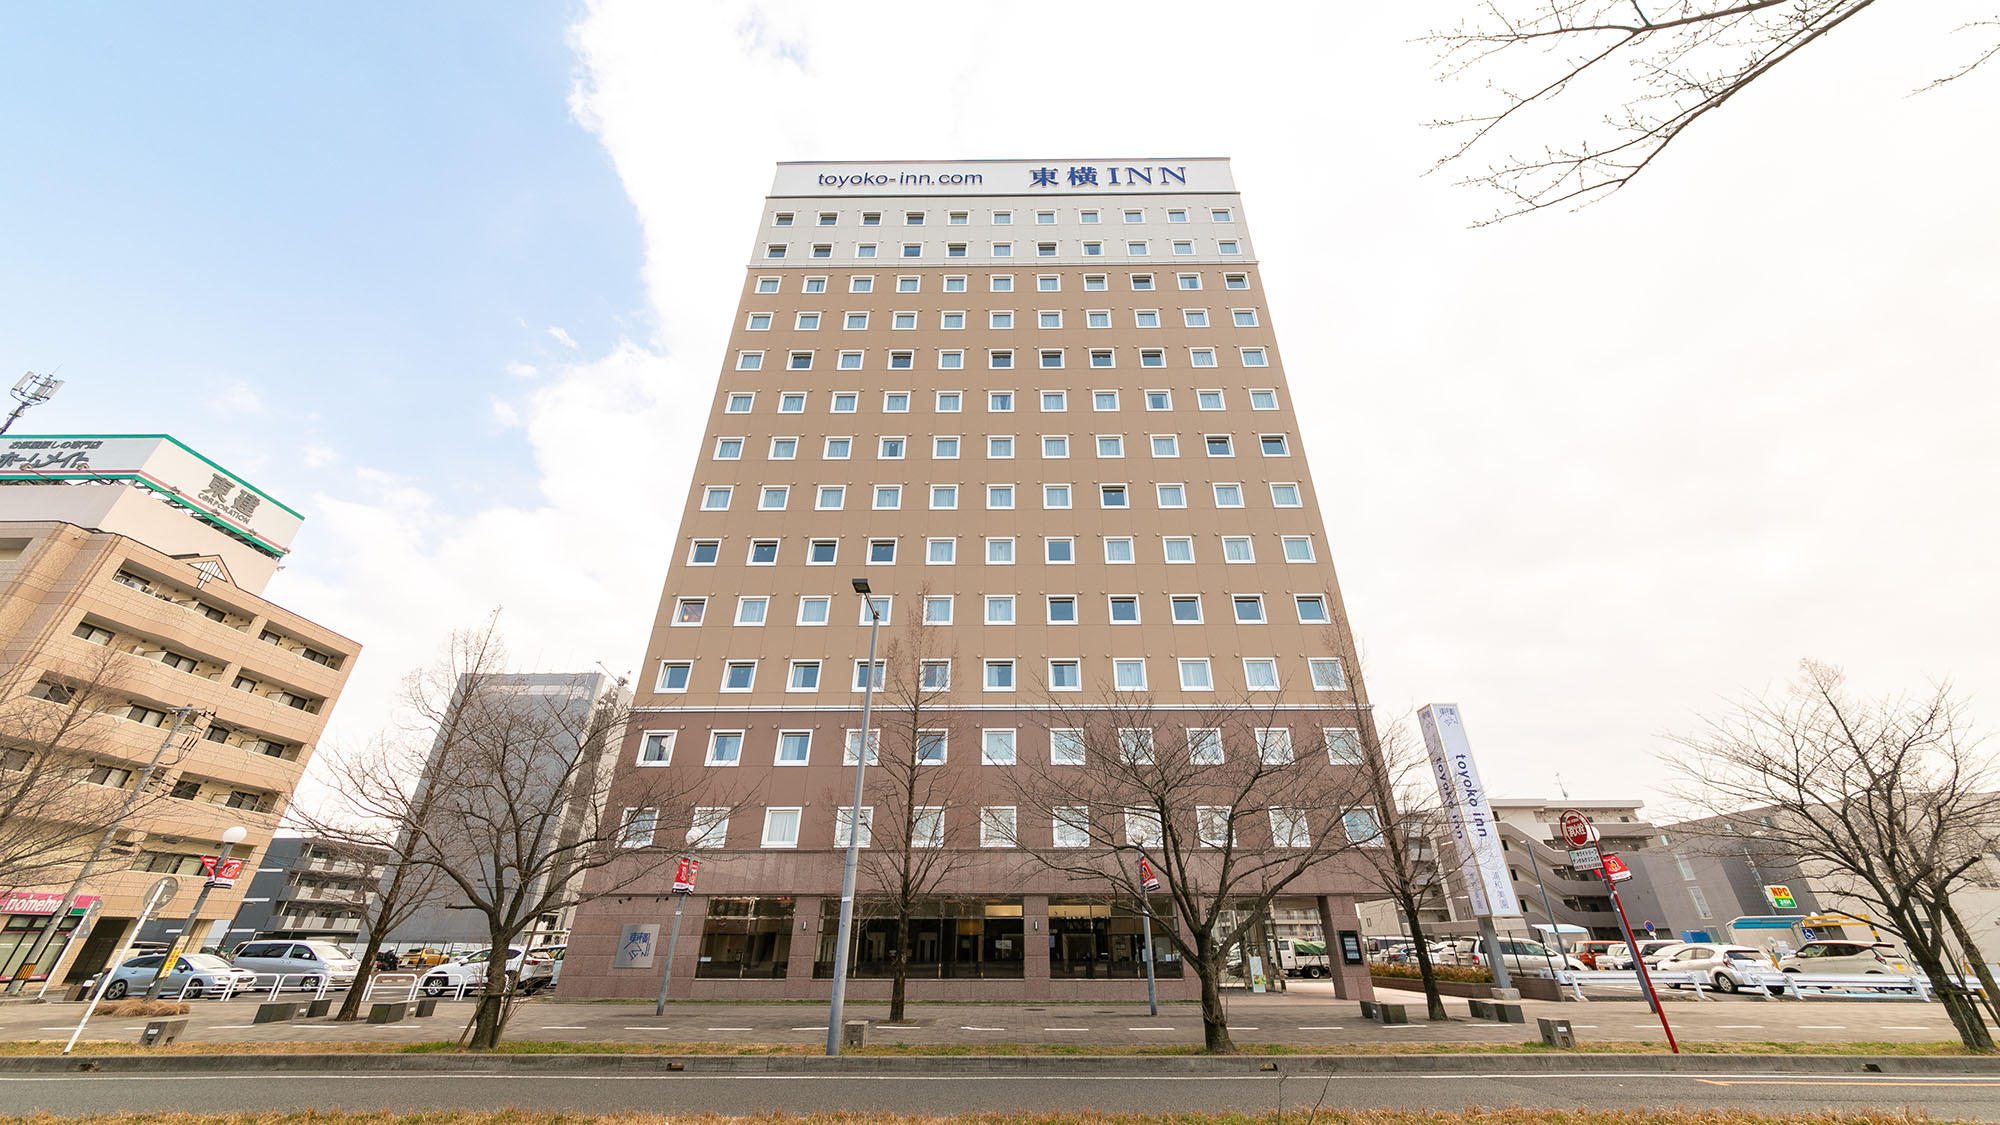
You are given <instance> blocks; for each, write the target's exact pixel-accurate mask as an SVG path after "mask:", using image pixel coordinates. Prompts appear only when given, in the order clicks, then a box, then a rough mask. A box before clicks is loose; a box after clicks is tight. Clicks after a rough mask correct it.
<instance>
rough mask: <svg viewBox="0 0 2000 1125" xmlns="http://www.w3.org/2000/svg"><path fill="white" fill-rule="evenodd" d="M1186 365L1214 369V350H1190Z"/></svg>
mask: <svg viewBox="0 0 2000 1125" xmlns="http://www.w3.org/2000/svg"><path fill="white" fill-rule="evenodd" d="M1188 365H1189V366H1191V367H1214V366H1215V349H1214V348H1190V349H1189V350H1188Z"/></svg>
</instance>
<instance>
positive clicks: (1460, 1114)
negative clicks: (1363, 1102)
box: [0, 1106, 1930, 1125]
mask: <svg viewBox="0 0 2000 1125" xmlns="http://www.w3.org/2000/svg"><path fill="white" fill-rule="evenodd" d="M1928 1120H1930V1119H1929V1118H1928V1117H1926V1116H1924V1115H1923V1114H1921V1113H1917V1112H1915V1111H1904V1112H1896V1113H1890V1112H1883V1111H1868V1110H1863V1111H1852V1112H1844V1113H1829V1112H1819V1113H1771V1114H1767V1113H1752V1112H1747V1111H1743V1110H1733V1109H1732V1110H1714V1111H1696V1110H1686V1109H1672V1110H1620V1109H1591V1110H1558V1109H1529V1108H1522V1107H1518V1106H1517V1107H1513V1108H1509V1109H1477V1108H1475V1109H1468V1110H1458V1111H1436V1110H1404V1109H1371V1110H1349V1109H1330V1110H1316V1111H1314V1112H1312V1113H1306V1112H1303V1111H1295V1112H1288V1113H1282V1114H1279V1113H1255V1114H1252V1113H1175V1114H1159V1115H1148V1114H1135V1113H978V1114H959V1115H956V1116H948V1117H919V1116H913V1115H907V1114H894V1113H867V1112H834V1113H814V1114H807V1115H794V1114H778V1113H765V1114H758V1115H756V1116H751V1117H723V1116H719V1115H716V1114H710V1113H676V1114H674V1115H673V1116H672V1117H671V1118H669V1117H666V1116H663V1115H654V1114H636V1113H607V1114H594V1113H591V1114H583V1113H542V1112H531V1111H527V1110H517V1109H510V1110H497V1111H476V1110H434V1111H428V1112H421V1113H347V1112H342V1111H337V1110H335V1111H321V1110H306V1111H300V1112H294V1113H238V1114H197V1113H116V1114H90V1115H85V1116H80V1117H56V1116H53V1115H50V1114H35V1115H32V1116H26V1117H4V1116H0V1121H4V1122H10V1123H25V1125H668V1123H669V1122H671V1125H1916V1123H1920V1122H1925V1121H1928Z"/></svg>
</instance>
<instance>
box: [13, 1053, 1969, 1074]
mask: <svg viewBox="0 0 2000 1125" xmlns="http://www.w3.org/2000/svg"><path fill="white" fill-rule="evenodd" d="M78 1073H83V1074H100V1075H104V1076H106V1077H111V1076H116V1075H127V1074H129V1075H140V1074H173V1075H177V1076H182V1077H187V1076H197V1075H204V1074H208V1075H238V1074H244V1073H268V1074H440V1075H444V1074H458V1075H466V1074H474V1075H476V1074H548V1075H550V1076H551V1077H573V1076H591V1075H642V1074H658V1075H661V1076H665V1075H669V1074H675V1075H686V1076H687V1077H690V1078H696V1077H740V1076H753V1077H754V1076H770V1077H780V1076H782V1077H821V1078H840V1077H850V1076H898V1075H902V1076H910V1077H915V1076H919V1075H921V1076H928V1077H935V1076H938V1075H940V1074H943V1075H946V1076H949V1077H953V1078H1022V1077H1030V1078H1031V1077H1102V1078H1145V1077H1153V1076H1160V1077H1164V1076H1174V1077H1203V1078H1258V1077H1270V1078H1278V1077H1283V1076H1287V1075H1315V1076H1317V1075H1341V1074H1353V1075H1362V1074H1412V1075H1424V1074H1433V1075H1437V1074H1454V1075H1459V1074H1496V1075H1497V1074H1514V1075H1534V1074H1620V1075H1631V1074H1649V1075H1650V1074H1662V1075H1666V1074H1690V1075H1745V1074H1759V1075H1763V1074H1800V1075H1825V1076H1833V1075H1852V1074H1864V1073H1866V1074H1885V1075H1905V1076H1909V1075H1980V1076H2000V1057H1992V1058H1980V1057H1968V1056H1919V1055H1677V1056H1676V1055H1595V1054H1575V1055H1557V1054H1547V1055H1284V1056H1275V1057H1274V1056H1256V1055H1243V1056H1224V1057H1214V1058H1204V1057H1199V1056H1145V1055H1097V1056H1088V1055H1086V1056H1059V1057H1019V1056H996V1055H987V1056H981V1055H940V1056H919V1057H912V1056H861V1057H843V1058H832V1059H829V1058H815V1057H809V1056H807V1057H802V1056H769V1055H766V1056H747V1057H746V1056H734V1055H405V1054H380V1055H376V1054H327V1055H101V1056H93V1057H84V1058H67V1059H66V1058H62V1057H60V1056H52V1055H42V1056H28V1057H18V1056H17V1057H13V1058H0V1077H4V1076H7V1075H21V1074H78Z"/></svg>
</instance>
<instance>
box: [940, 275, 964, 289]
mask: <svg viewBox="0 0 2000 1125" xmlns="http://www.w3.org/2000/svg"><path fill="white" fill-rule="evenodd" d="M944 291H945V292H947V293H963V292H965V277H964V275H959V276H956V277H947V278H945V279H944Z"/></svg>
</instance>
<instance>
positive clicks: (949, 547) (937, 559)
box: [924, 538, 958, 566]
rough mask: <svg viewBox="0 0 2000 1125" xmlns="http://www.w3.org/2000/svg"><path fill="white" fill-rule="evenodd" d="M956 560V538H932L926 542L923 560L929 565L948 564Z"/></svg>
mask: <svg viewBox="0 0 2000 1125" xmlns="http://www.w3.org/2000/svg"><path fill="white" fill-rule="evenodd" d="M957 561H958V540H956V539H950V538H946V539H932V540H929V541H928V543H927V544H926V549H925V552H924V562H925V563H926V564H927V565H930V566H950V565H952V564H953V563H955V562H957Z"/></svg>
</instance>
